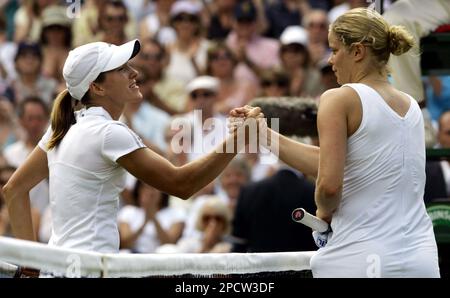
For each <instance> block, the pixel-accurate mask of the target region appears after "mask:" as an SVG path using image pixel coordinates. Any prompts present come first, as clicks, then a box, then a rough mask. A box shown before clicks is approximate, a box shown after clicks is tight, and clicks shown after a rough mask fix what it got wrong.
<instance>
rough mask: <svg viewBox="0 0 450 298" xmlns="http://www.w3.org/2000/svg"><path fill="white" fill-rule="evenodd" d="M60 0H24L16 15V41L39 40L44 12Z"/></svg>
mask: <svg viewBox="0 0 450 298" xmlns="http://www.w3.org/2000/svg"><path fill="white" fill-rule="evenodd" d="M57 2H58V0H24V1H22V4H21V6H20V8H19V9H18V10H17V11H16V14H15V16H14V26H15V31H14V41H15V42H23V41H27V42H38V41H39V39H40V37H41V30H42V12H43V11H44V9H45V8H46V7H48V6H50V5H53V4H57Z"/></svg>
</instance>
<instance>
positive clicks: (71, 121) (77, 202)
mask: <svg viewBox="0 0 450 298" xmlns="http://www.w3.org/2000/svg"><path fill="white" fill-rule="evenodd" d="M139 49H140V43H139V41H138V40H134V41H130V42H128V43H126V44H124V45H121V46H114V45H110V44H106V43H103V42H96V43H90V44H87V45H83V46H80V47H78V48H76V49H74V50H73V51H71V52H70V54H69V56H68V58H67V60H66V62H65V64H64V69H63V75H64V79H65V81H66V85H67V90H66V91H63V92H62V93H61V94H60V95H58V97H57V98H56V100H55V103H54V106H53V111H52V117H51V127H50V128H49V130H48V131H47V133H46V134H45V136H44V137H43V138H42V140H41V141H40V143H39V145H38V146H37V147H36V148H35V149H34V151H33V152H32V153H31V155H30V156H29V158H28V159H27V161H26V162H25V163H24V164H23V166H21V167H20V168H19V169H18V170H17V171H16V172H15V174H14V175H13V176H12V177H11V179H10V180H9V182H8V183H7V185H6V186H5V187H4V189H3V190H4V193H5V197H6V201H7V205H8V210H9V214H10V218H11V225H12V229H13V232H14V234H15V236H16V237H18V238H22V239H29V240H34V233H33V229H32V225H31V218H30V206H29V199H28V192H29V190H30V189H31V188H32V187H33V186H34V185H36V184H37V183H38V182H39V181H41V180H42V179H44V178H46V177H49V182H50V205H51V212H52V225H53V231H52V235H51V239H50V241H49V244H50V245H53V246H59V247H65V248H76V249H83V250H89V251H96V252H117V251H118V249H119V234H118V227H117V210H118V206H119V199H118V197H119V193H120V192H121V191H122V189H123V188H124V184H125V170H127V171H128V172H130V173H131V174H133V175H134V176H136V177H137V178H139V179H140V180H142V181H143V182H145V183H147V184H149V185H152V186H154V187H156V188H158V189H160V190H162V191H164V192H167V193H170V194H173V195H176V196H178V197H181V198H188V197H189V196H190V195H192V194H193V193H195V192H196V191H198V190H200V189H201V188H202V187H204V186H205V185H207V184H208V183H209V182H211V181H212V180H213V179H214V178H215V177H216V176H217V175H219V173H220V172H221V171H222V170H223V169H224V168H225V167H226V165H227V164H228V162H229V161H230V160H231V159H232V158H233V157H234V155H235V154H234V153H226V154H225V153H224V154H220V153H216V152H213V153H211V154H209V155H207V156H205V157H203V158H201V159H198V160H196V161H193V162H191V163H189V164H187V165H185V166H182V167H175V166H173V165H172V164H171V163H170V162H168V161H167V160H166V159H164V158H163V157H161V156H159V155H158V154H156V153H155V152H153V151H152V150H150V149H148V148H147V147H145V145H144V144H143V143H142V141H141V140H140V138H139V137H138V136H137V135H136V134H135V133H134V132H133V131H131V130H130V129H129V128H128V127H127V126H126V125H124V124H122V123H121V122H118V121H117V120H118V119H119V117H120V115H121V114H122V112H123V111H124V107H125V105H126V104H127V103H131V102H137V101H140V100H142V95H141V93H140V91H139V87H138V86H137V85H136V76H137V72H136V71H135V70H134V69H133V68H132V67H131V66H130V65H129V62H128V60H130V59H131V58H133V57H134V56H135V55H136V54H137V53H138V51H139ZM73 99H75V100H80V101H81V103H82V104H83V105H84V106H85V108H84V109H82V110H81V111H79V112H77V113H76V114H75V113H74V110H73V102H72V101H73ZM233 137H236V133H235V134H233V136H230V138H229V139H227V140H226V141H224V142H223V144H222V145H221V146H222V149H223V150H222V152H226V150H225V146H226V145H227V144H229V143H231V141H234V140H233ZM236 143H238V142H235V144H236ZM237 150H238V148H236V150H235V151H234V152H237ZM239 150H240V149H239Z"/></svg>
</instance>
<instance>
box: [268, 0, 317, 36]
mask: <svg viewBox="0 0 450 298" xmlns="http://www.w3.org/2000/svg"><path fill="white" fill-rule="evenodd" d="M310 9H311V8H310V5H309V3H308V1H307V0H279V1H275V2H273V3H272V4H269V5H268V6H267V8H266V17H267V21H268V23H269V28H268V30H267V31H266V34H265V35H266V36H268V37H272V38H276V39H278V38H279V37H280V35H281V33H282V32H283V31H284V29H286V28H287V27H289V26H294V25H298V24H301V23H302V18H303V16H304V15H306V14H307V13H308V12H309V10H310Z"/></svg>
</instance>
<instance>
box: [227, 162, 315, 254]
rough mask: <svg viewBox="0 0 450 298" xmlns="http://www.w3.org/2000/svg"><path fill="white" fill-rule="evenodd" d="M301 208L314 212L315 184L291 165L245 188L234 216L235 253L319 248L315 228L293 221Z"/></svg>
mask: <svg viewBox="0 0 450 298" xmlns="http://www.w3.org/2000/svg"><path fill="white" fill-rule="evenodd" d="M298 207H303V208H305V210H307V211H308V212H311V213H313V214H314V212H315V209H316V208H315V204H314V184H312V183H311V182H309V181H308V180H307V179H306V178H305V177H304V176H303V175H302V174H301V173H299V172H297V171H295V170H292V169H291V168H288V167H282V168H281V169H280V170H279V171H278V172H277V173H276V174H275V175H273V176H272V177H270V178H267V179H264V180H261V181H259V182H256V183H253V184H250V185H248V186H246V187H244V188H243V189H242V191H241V194H240V196H239V199H238V202H237V206H236V210H235V213H234V218H233V229H232V236H233V237H235V238H236V239H238V241H237V242H236V243H235V245H234V246H233V252H280V251H309V250H315V249H316V246H315V244H314V241H313V239H312V237H311V229H310V228H308V227H306V226H304V225H301V224H298V223H296V222H294V221H293V220H292V211H293V210H294V209H295V208H298Z"/></svg>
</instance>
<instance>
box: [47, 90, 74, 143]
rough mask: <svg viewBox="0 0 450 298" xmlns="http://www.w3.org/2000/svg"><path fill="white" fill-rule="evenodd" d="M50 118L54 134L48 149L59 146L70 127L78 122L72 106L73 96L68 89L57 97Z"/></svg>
mask: <svg viewBox="0 0 450 298" xmlns="http://www.w3.org/2000/svg"><path fill="white" fill-rule="evenodd" d="M50 118H51V125H52V130H53V134H52V137H51V139H50V141H49V142H48V144H47V147H48V150H50V149H53V148H55V147H56V146H58V145H59V143H60V142H61V141H62V139H63V138H64V136H65V135H66V133H67V132H68V131H69V129H70V127H71V126H72V125H73V124H75V122H76V120H75V114H74V110H73V106H72V96H70V93H69V91H68V90H67V89H66V90H64V91H62V92H61V93H60V94H58V96H57V97H56V99H55V101H54V103H53V108H52V113H51V116H50Z"/></svg>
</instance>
